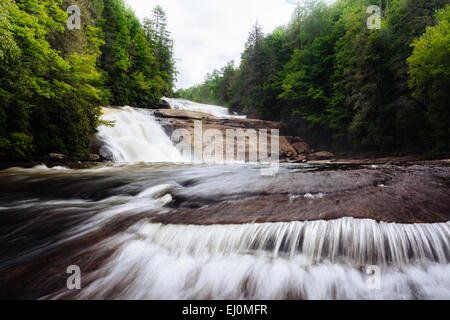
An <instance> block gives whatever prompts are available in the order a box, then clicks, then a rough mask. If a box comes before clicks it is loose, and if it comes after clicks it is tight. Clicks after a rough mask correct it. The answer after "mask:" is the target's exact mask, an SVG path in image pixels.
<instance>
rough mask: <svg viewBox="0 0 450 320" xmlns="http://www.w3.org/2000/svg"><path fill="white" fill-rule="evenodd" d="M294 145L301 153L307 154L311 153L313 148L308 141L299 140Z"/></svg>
mask: <svg viewBox="0 0 450 320" xmlns="http://www.w3.org/2000/svg"><path fill="white" fill-rule="evenodd" d="M292 146H293V147H294V149H295V150H296V151H297V152H298V153H299V154H306V153H309V152H310V150H311V149H310V147H309V145H308V144H307V143H306V142H297V143H294V144H293V145H292Z"/></svg>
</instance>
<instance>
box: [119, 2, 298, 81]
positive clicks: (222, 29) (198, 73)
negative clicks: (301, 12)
mask: <svg viewBox="0 0 450 320" xmlns="http://www.w3.org/2000/svg"><path fill="white" fill-rule="evenodd" d="M126 1H127V2H128V4H129V5H130V6H131V7H132V8H133V9H134V11H135V12H136V14H137V16H138V17H139V18H141V19H142V18H144V17H145V16H150V13H151V10H152V8H153V7H154V6H156V5H157V4H159V5H161V6H162V7H163V9H164V10H165V11H166V13H167V16H168V27H169V30H170V31H171V33H172V37H173V40H174V42H175V58H176V63H177V69H178V71H179V73H180V74H179V75H178V83H177V87H178V88H187V87H190V86H192V85H194V84H197V83H201V82H202V81H203V80H204V77H205V75H206V74H207V73H208V72H211V71H213V70H214V69H220V68H221V67H223V66H225V65H226V64H227V63H228V62H229V61H231V60H234V61H236V62H239V59H240V55H241V53H242V51H243V50H244V45H245V42H246V40H247V37H248V33H249V32H250V28H251V26H252V25H253V24H254V23H255V22H256V20H258V22H259V23H260V25H261V26H262V27H263V31H264V32H265V33H269V32H272V31H273V29H274V28H275V27H277V26H280V25H284V24H286V23H287V22H289V20H290V17H291V14H292V13H293V11H294V9H295V6H296V3H297V2H296V1H295V0H126Z"/></svg>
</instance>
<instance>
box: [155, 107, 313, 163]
mask: <svg viewBox="0 0 450 320" xmlns="http://www.w3.org/2000/svg"><path fill="white" fill-rule="evenodd" d="M153 114H154V116H155V117H156V118H157V119H158V120H159V121H160V123H161V125H162V126H163V128H164V129H165V131H166V133H167V134H168V135H169V136H170V135H172V133H173V132H174V130H177V129H186V130H188V131H189V133H190V135H191V141H190V144H191V145H193V137H194V124H195V121H201V124H202V129H203V132H205V131H206V130H210V129H215V130H219V131H220V132H222V134H223V136H224V137H225V135H226V131H227V130H229V129H232V130H238V129H242V130H248V129H253V130H267V131H268V150H270V147H271V145H270V139H271V136H270V132H271V130H273V129H277V130H279V132H280V139H279V143H280V145H279V154H280V161H282V162H302V161H305V160H306V155H308V154H309V153H310V151H311V148H310V146H309V144H308V143H307V142H306V141H305V140H303V139H302V138H300V137H292V136H286V135H285V130H284V128H283V126H282V125H281V124H280V123H279V122H273V121H264V120H258V119H240V118H232V119H229V118H226V119H224V118H218V117H214V116H211V115H209V114H206V113H202V112H196V111H184V110H170V109H158V110H155V111H154V112H153ZM175 143H177V141H175ZM246 143H247V144H249V145H250V146H252V145H251V143H252V142H251V140H250V139H248V138H247V139H246ZM254 147H257V145H256V146H254ZM235 151H236V150H235ZM224 153H226V150H225V148H224ZM224 158H225V155H224ZM247 158H248V154H247ZM258 160H259V159H258Z"/></svg>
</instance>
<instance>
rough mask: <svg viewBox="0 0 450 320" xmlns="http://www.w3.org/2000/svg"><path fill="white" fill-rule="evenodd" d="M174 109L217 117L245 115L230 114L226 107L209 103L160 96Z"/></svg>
mask: <svg viewBox="0 0 450 320" xmlns="http://www.w3.org/2000/svg"><path fill="white" fill-rule="evenodd" d="M162 100H163V101H165V102H167V103H168V104H169V105H170V108H171V109H174V110H185V111H196V112H203V113H206V114H209V115H212V116H214V117H218V118H243V119H245V118H246V117H245V116H237V115H230V113H229V110H228V108H224V107H220V106H214V105H209V104H202V103H196V102H192V101H189V100H183V99H171V98H162Z"/></svg>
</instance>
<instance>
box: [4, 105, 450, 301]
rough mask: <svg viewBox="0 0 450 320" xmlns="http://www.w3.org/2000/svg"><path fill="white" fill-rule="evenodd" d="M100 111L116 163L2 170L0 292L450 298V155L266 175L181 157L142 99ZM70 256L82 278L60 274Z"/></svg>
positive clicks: (292, 168)
mask: <svg viewBox="0 0 450 320" xmlns="http://www.w3.org/2000/svg"><path fill="white" fill-rule="evenodd" d="M170 103H171V105H172V106H174V108H186V110H194V109H195V108H197V109H198V110H203V111H207V112H208V113H210V114H214V115H218V116H223V117H226V116H229V115H228V110H223V109H224V108H220V107H218V108H215V107H214V108H210V107H208V108H207V109H204V108H205V106H202V105H200V106H199V105H196V104H193V103H182V102H180V101H179V100H176V101H175V100H170ZM102 119H103V120H106V121H111V122H114V126H113V127H109V126H101V127H100V128H99V133H98V139H100V140H101V141H102V142H104V144H105V145H106V147H107V148H108V149H109V151H110V152H111V154H112V155H113V159H114V162H115V163H113V164H109V163H108V164H101V165H98V166H96V167H89V168H77V169H74V168H64V167H61V166H57V167H53V168H49V167H47V166H44V165H41V166H37V167H34V168H30V169H24V168H9V169H6V170H3V171H0V188H1V189H2V190H4V191H3V193H2V196H1V197H0V216H1V218H2V220H1V222H2V223H1V224H0V273H1V274H4V275H5V276H7V277H8V281H7V282H5V285H4V289H3V288H2V290H0V298H2V297H6V298H11V297H18V298H30V297H32V298H43V299H450V263H449V262H450V222H442V221H444V220H445V219H442V218H441V217H442V216H443V215H442V213H444V214H446V212H447V209H446V208H448V206H447V207H446V203H448V200H447V198H445V197H446V196H447V197H448V185H446V184H445V183H446V182H445V181H449V178H450V170H449V167H448V166H446V165H432V166H431V165H430V166H427V165H412V166H393V165H392V166H391V165H385V166H383V165H380V166H377V167H373V166H364V165H363V166H356V167H339V166H337V165H328V166H327V165H312V164H281V165H280V172H279V174H278V175H277V176H273V177H272V176H271V177H267V176H261V175H260V168H259V167H258V165H257V164H251V165H242V164H226V165H200V164H188V163H186V161H185V160H184V159H183V158H182V156H181V155H180V153H179V152H178V150H177V149H176V148H175V147H174V146H173V144H172V142H171V141H170V139H169V137H168V136H167V135H166V133H165V132H164V130H163V128H162V127H161V125H160V124H159V123H158V121H156V120H155V119H154V118H153V116H152V114H151V113H150V112H147V111H145V110H138V109H133V108H130V107H124V108H104V109H103V116H102ZM381 185H382V186H383V187H380V186H381ZM368 199H369V200H368ZM366 200H368V201H366ZM446 201H447V202H446ZM347 208H348V209H349V210H345V209H347ZM349 212H350V214H349ZM361 213H362V214H361ZM365 213H367V214H368V215H366V217H374V215H376V216H378V218H380V220H383V218H385V220H386V221H397V220H396V219H403V220H402V221H403V222H408V221H441V222H440V223H387V222H378V221H375V220H371V219H365V218H364V219H362V218H361V219H360V218H354V217H358V216H359V217H361V216H362V217H364V214H365ZM303 214H307V215H306V216H303ZM323 214H331V218H330V216H328V218H326V217H323ZM369 214H372V215H369ZM349 215H352V216H353V217H350V216H349ZM411 215H415V216H412V217H411ZM444 216H445V215H444ZM427 218H429V219H430V220H426V219H427ZM320 219H325V220H320ZM305 220H309V221H305ZM72 264H76V265H78V266H79V267H80V268H81V270H82V272H83V273H82V274H83V279H82V281H83V287H82V290H79V291H73V290H67V289H66V282H65V281H66V279H65V278H64V279H63V281H62V282H61V278H62V277H61V274H62V275H64V273H65V270H66V268H67V266H68V265H72ZM374 270H378V271H379V273H377V274H375V275H374V274H373V272H375V271H374ZM27 272H29V273H30V274H27ZM31 272H32V273H31ZM373 277H376V278H375V279H378V280H376V281H375V283H378V284H379V286H377V287H373V286H372V285H369V284H373V282H371V280H373V279H374V278H373ZM24 279H26V280H24ZM20 281H22V282H23V281H31V282H30V284H29V287H28V286H27V285H26V284H23V283H22V282H20ZM18 283H20V285H17V284H18ZM29 288H31V289H29ZM21 290H22V291H21Z"/></svg>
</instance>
